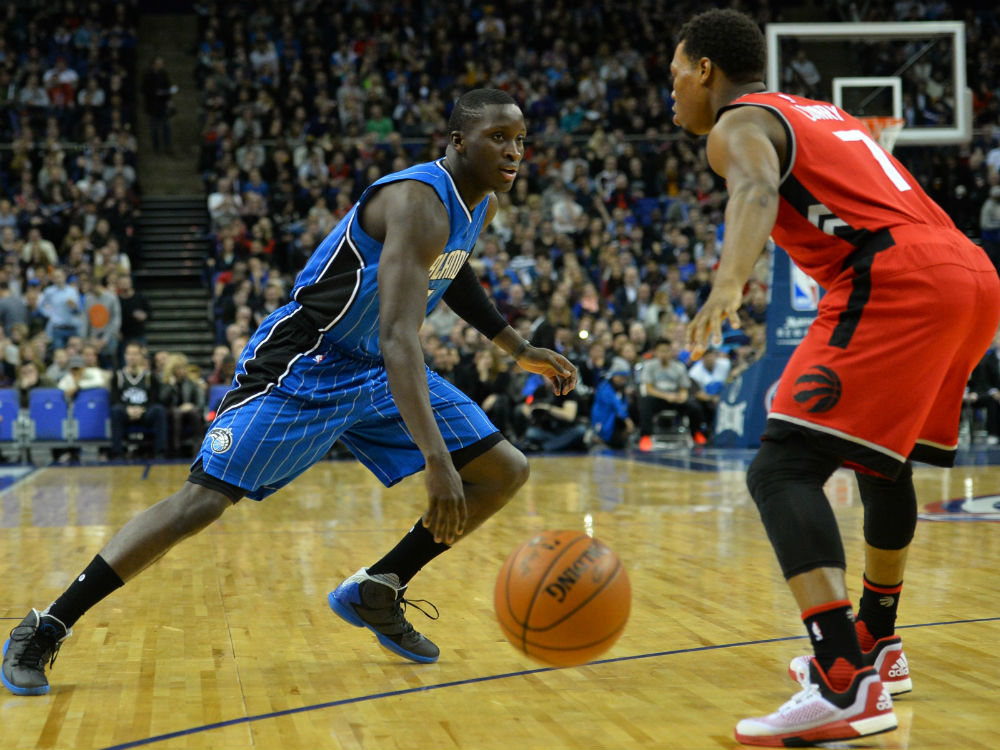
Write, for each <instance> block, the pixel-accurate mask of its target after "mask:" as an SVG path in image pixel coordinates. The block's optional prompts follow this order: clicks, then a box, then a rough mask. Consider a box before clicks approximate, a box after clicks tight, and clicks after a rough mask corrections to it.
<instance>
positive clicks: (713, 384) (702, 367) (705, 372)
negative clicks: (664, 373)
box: [688, 348, 732, 435]
mask: <svg viewBox="0 0 1000 750" xmlns="http://www.w3.org/2000/svg"><path fill="white" fill-rule="evenodd" d="M731 368H732V362H730V361H729V357H727V356H725V355H720V354H719V352H718V351H717V350H715V349H712V348H709V349H707V350H705V353H704V354H703V355H702V357H701V359H699V360H698V361H697V362H695V363H694V364H693V365H691V369H689V370H688V376H689V377H690V378H691V380H692V381H693V382H694V383H695V385H696V386H697V389H696V391H695V394H694V397H695V398H696V399H697V400H698V403H700V404H701V409H702V418H703V419H704V424H703V425H702V432H704V433H705V435H710V434H711V433H712V431H713V426H714V425H715V410H716V408H717V407H718V404H719V398H720V397H721V395H722V391H723V389H724V388H725V387H726V381H727V380H728V379H729V371H730V369H731Z"/></svg>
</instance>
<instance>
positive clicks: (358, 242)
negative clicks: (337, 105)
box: [291, 159, 489, 357]
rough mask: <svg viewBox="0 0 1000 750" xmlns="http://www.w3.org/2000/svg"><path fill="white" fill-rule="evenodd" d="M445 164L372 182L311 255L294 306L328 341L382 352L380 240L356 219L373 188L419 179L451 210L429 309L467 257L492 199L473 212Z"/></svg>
mask: <svg viewBox="0 0 1000 750" xmlns="http://www.w3.org/2000/svg"><path fill="white" fill-rule="evenodd" d="M443 162H444V159H438V160H437V161H433V162H427V163H425V164H417V165H415V166H412V167H410V168H409V169H404V170H403V171H401V172H394V173H393V174H390V175H387V176H386V177H383V178H382V179H380V180H377V181H376V182H374V183H373V184H372V185H370V186H369V187H368V189H367V190H365V192H364V193H363V194H362V195H361V198H360V199H359V200H358V202H357V203H356V204H354V206H353V207H352V208H351V210H350V211H349V212H348V214H347V215H346V216H345V217H344V218H343V219H341V220H340V222H339V223H338V224H337V226H336V227H334V228H333V231H332V232H330V234H329V235H327V237H326V239H324V240H323V241H322V242H321V243H320V244H319V246H318V247H317V248H316V251H315V252H314V253H313V254H312V255H311V256H310V258H309V262H308V263H306V266H305V268H303V269H302V271H301V272H300V273H299V275H298V278H297V279H296V280H295V287H294V288H293V290H292V300H293V302H292V303H291V304H292V306H295V304H296V303H297V304H298V305H301V307H302V310H301V311H300V313H299V314H300V315H301V314H305V316H306V317H307V318H308V320H309V322H310V323H311V324H314V325H315V326H316V328H318V329H319V330H321V331H322V332H323V333H324V336H325V337H326V340H327V341H329V342H331V343H333V344H335V345H336V346H337V347H339V348H341V349H346V350H348V351H353V352H357V353H359V354H367V355H370V356H373V357H379V356H381V355H380V353H379V333H378V330H379V300H378V264H379V259H380V257H381V255H382V243H380V242H376V241H375V240H373V239H372V238H371V237H369V236H368V235H367V234H365V232H364V231H363V230H362V229H361V226H360V225H359V221H358V219H359V215H360V208H361V206H362V205H364V203H365V200H366V199H367V198H368V196H369V195H371V193H372V191H373V190H375V189H377V188H379V187H380V186H382V185H387V184H389V183H391V182H399V181H401V180H417V181H418V182H424V183H427V184H428V185H430V186H432V187H433V188H434V190H435V191H436V192H437V194H438V197H439V198H440V199H441V202H442V203H443V204H444V207H445V209H446V210H447V211H448V218H449V221H450V224H451V233H450V235H449V237H448V243H447V244H446V245H445V247H444V250H443V252H442V253H441V255H440V256H439V257H438V258H437V260H436V261H435V262H434V264H433V265H432V266H431V268H430V283H429V288H428V290H427V310H426V312H427V313H429V312H430V311H431V310H433V309H434V306H435V305H436V304H437V302H438V300H440V299H441V297H442V295H443V294H444V292H445V290H446V289H447V288H448V286H449V285H450V284H451V282H452V280H453V279H454V278H455V275H456V274H457V273H458V270H459V269H460V268H461V267H462V264H463V263H465V261H466V259H467V258H468V257H469V253H471V252H472V249H473V248H474V247H475V244H476V240H477V239H478V238H479V233H480V231H481V230H482V228H483V222H484V221H485V218H486V210H487V208H488V206H489V198H488V197H487V198H485V199H483V200H482V201H481V202H480V203H479V205H477V206H475V207H474V208H473V209H472V210H471V212H470V210H469V207H468V206H466V205H465V202H464V201H463V200H462V196H461V195H459V193H458V188H457V186H456V185H455V182H454V180H453V179H452V177H451V175H450V174H449V173H448V171H447V170H446V169H445V168H444V163H443Z"/></svg>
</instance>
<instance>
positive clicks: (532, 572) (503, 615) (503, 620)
mask: <svg viewBox="0 0 1000 750" xmlns="http://www.w3.org/2000/svg"><path fill="white" fill-rule="evenodd" d="M608 555H610V556H611V558H612V559H611V561H608V560H607V556H608ZM567 560H570V561H571V562H569V563H567ZM605 565H611V570H610V571H608V572H605V570H606V568H604V566H605ZM563 568H565V576H564V575H563V573H559V574H556V573H555V572H554V571H557V570H560V571H561V570H562V569H563ZM549 594H551V597H554V598H551V597H550V596H548V595H549ZM581 599H582V600H581ZM515 605H516V607H515ZM630 605H631V585H630V582H629V579H628V574H627V573H626V570H625V566H624V565H623V563H622V561H621V560H620V559H619V558H618V556H617V555H616V554H615V553H614V551H613V550H612V549H611V548H609V547H608V546H607V545H606V544H604V543H603V542H602V541H601V540H600V539H596V538H593V537H591V536H589V535H587V534H584V533H583V532H579V531H575V530H570V529H564V530H559V531H546V532H542V533H541V534H536V535H535V536H533V537H532V538H531V539H530V540H528V541H527V542H525V543H523V544H521V545H520V546H518V547H517V548H516V549H515V550H514V551H513V552H512V553H511V554H510V555H509V556H508V557H507V559H506V560H505V561H504V564H503V566H502V567H501V569H500V571H499V574H498V576H497V582H496V585H495V589H494V609H495V613H496V615H497V620H498V621H499V624H500V627H501V631H502V632H503V634H504V636H505V638H506V639H507V640H508V641H510V643H511V644H512V645H513V646H514V647H515V648H517V649H518V650H519V651H521V653H523V654H525V655H526V656H529V657H531V658H533V659H535V660H537V661H540V662H542V663H545V664H548V665H550V666H555V667H568V666H578V665H581V664H585V663H587V662H590V661H593V660H595V659H597V658H598V657H599V656H600V655H601V654H603V653H604V652H606V651H607V650H608V649H609V648H611V646H612V645H613V644H614V643H615V641H617V640H618V638H619V636H620V635H621V634H622V632H623V631H624V628H625V625H626V623H627V621H628V617H629V614H630V610H631V606H630ZM569 607H572V609H570V610H569V611H564V610H566V609H567V608H569ZM518 610H523V614H520V616H519V613H518ZM533 617H534V618H535V619H539V618H540V617H544V618H545V619H546V620H548V619H549V618H556V619H554V620H553V621H551V622H546V624H545V625H544V626H531V624H530V623H531V621H532V618H533ZM612 623H615V624H613V625H612ZM609 626H610V627H609ZM546 640H548V641H550V642H551V644H546V643H542V642H541V641H546ZM582 640H583V641H585V642H583V643H581V642H580V641H582Z"/></svg>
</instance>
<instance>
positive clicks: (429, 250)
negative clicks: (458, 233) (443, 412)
mask: <svg viewBox="0 0 1000 750" xmlns="http://www.w3.org/2000/svg"><path fill="white" fill-rule="evenodd" d="M376 201H377V203H376ZM370 208H371V209H372V212H371V215H370V216H369V214H368V212H366V214H365V216H364V219H365V220H366V221H367V220H370V224H372V225H375V226H379V225H382V226H384V227H385V240H384V242H383V246H382V256H381V259H380V261H379V269H378V291H379V338H380V341H381V346H382V357H383V359H384V360H385V370H386V374H387V376H388V379H389V389H390V390H391V391H392V397H393V399H394V400H395V402H396V406H397V407H398V408H399V413H400V415H401V416H402V417H403V422H405V424H406V427H407V429H408V430H409V431H410V434H411V435H412V436H413V441H414V442H415V443H416V444H417V448H419V449H420V452H421V453H422V454H423V456H424V462H425V465H426V471H425V473H424V484H425V486H426V489H427V512H426V513H425V514H424V517H423V524H424V526H425V527H426V528H427V529H428V530H429V531H430V532H431V533H432V534H433V535H434V541H436V542H443V543H445V544H454V542H455V541H456V540H457V538H458V535H459V534H461V533H462V530H463V529H464V528H465V523H466V520H467V518H468V514H467V509H466V505H465V491H464V489H463V487H462V478H461V476H459V473H458V471H456V470H455V465H454V464H453V463H452V460H451V455H450V454H449V453H448V448H447V446H446V445H445V442H444V438H443V437H441V431H440V430H439V429H438V426H437V423H436V422H435V420H434V413H433V411H432V410H431V403H430V391H429V389H428V386H427V376H426V374H425V373H426V370H425V368H424V354H423V350H422V349H421V346H420V337H419V335H418V332H419V330H420V326H421V324H422V323H423V320H424V314H425V311H426V306H427V285H428V275H429V274H428V270H429V269H430V266H431V264H432V263H433V262H434V260H435V259H436V258H437V257H438V256H439V255H440V254H441V251H442V250H443V249H444V246H445V244H446V243H447V241H448V235H449V223H448V215H447V212H446V211H445V209H444V206H443V205H442V204H441V201H440V200H439V199H438V197H437V195H436V194H435V193H434V191H433V189H432V188H430V187H428V186H426V185H423V184H422V183H417V182H412V181H406V182H400V183H398V184H395V185H387V186H386V187H384V188H382V189H381V190H380V191H379V193H378V194H376V196H374V198H373V199H372V204H371V205H370ZM383 222H384V224H383Z"/></svg>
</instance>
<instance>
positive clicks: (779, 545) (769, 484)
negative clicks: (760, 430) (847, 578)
mask: <svg viewBox="0 0 1000 750" xmlns="http://www.w3.org/2000/svg"><path fill="white" fill-rule="evenodd" d="M839 465H840V459H839V458H837V457H836V456H830V455H828V454H825V453H821V452H819V451H817V450H815V449H813V448H811V447H810V446H809V445H808V444H807V443H804V442H802V441H801V440H783V441H780V442H778V441H774V440H765V441H764V443H763V445H762V446H761V449H760V451H758V453H757V456H756V457H755V458H754V460H753V462H752V463H751V464H750V468H749V469H748V470H747V487H748V488H749V490H750V495H751V496H752V497H753V500H754V502H755V503H756V504H757V509H758V510H759V511H760V519H761V521H762V522H763V523H764V529H765V530H766V531H767V536H768V538H769V539H770V540H771V546H772V547H774V552H775V554H776V555H777V556H778V563H779V564H780V565H781V571H782V573H784V575H785V578H786V579H787V578H791V577H792V576H795V575H798V574H800V573H806V572H808V571H810V570H813V569H815V568H828V567H836V568H845V567H847V563H846V560H845V557H844V546H843V544H842V543H841V541H840V530H839V529H838V528H837V519H836V517H835V516H834V515H833V510H832V509H831V508H830V503H829V501H828V500H827V499H826V495H825V494H824V493H823V485H824V484H825V483H826V480H827V479H828V478H829V477H830V475H831V474H832V473H833V472H834V471H835V470H836V469H837V467H838V466H839Z"/></svg>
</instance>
